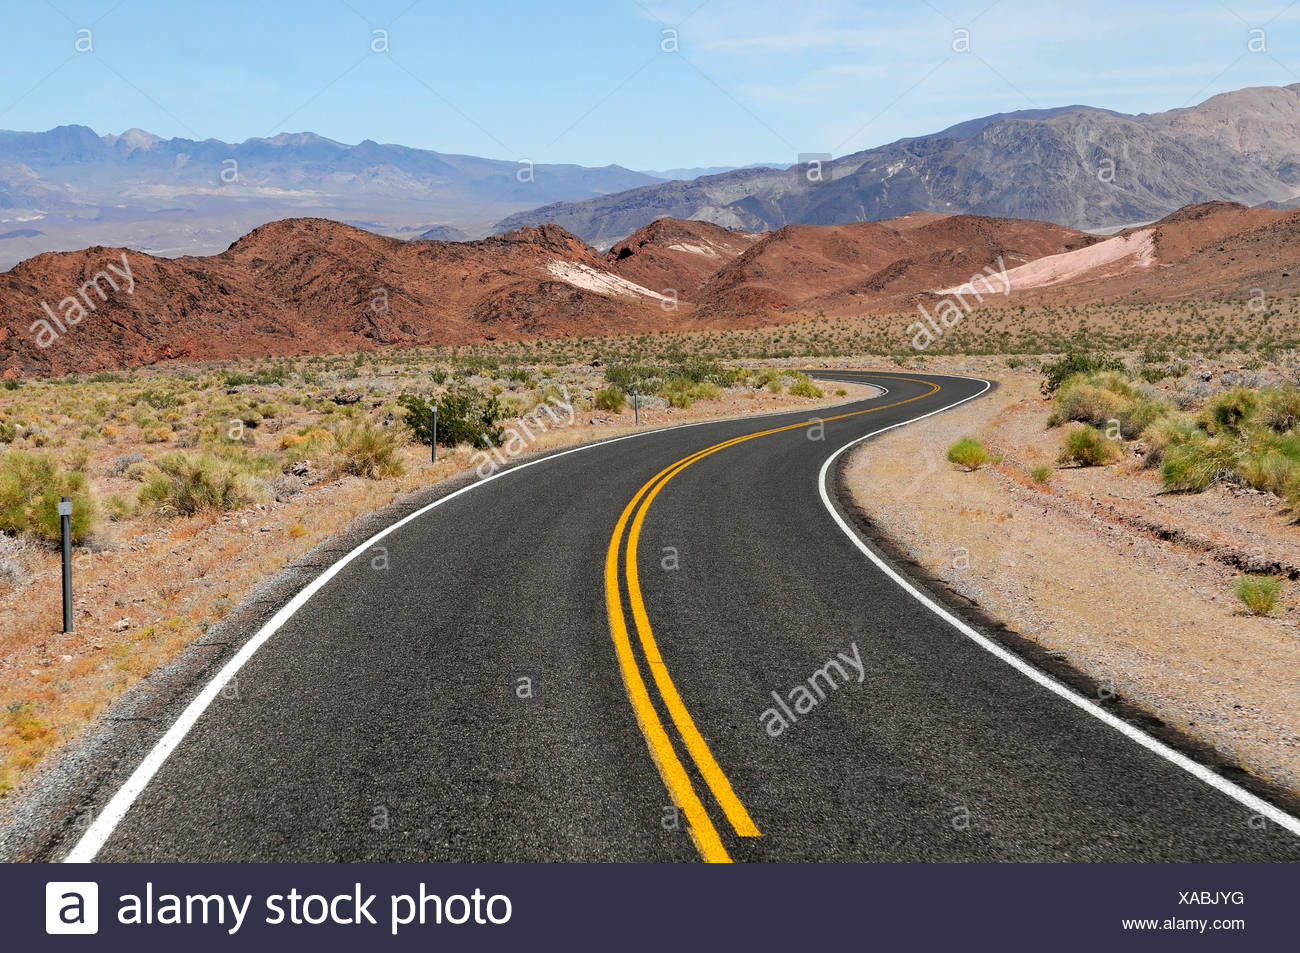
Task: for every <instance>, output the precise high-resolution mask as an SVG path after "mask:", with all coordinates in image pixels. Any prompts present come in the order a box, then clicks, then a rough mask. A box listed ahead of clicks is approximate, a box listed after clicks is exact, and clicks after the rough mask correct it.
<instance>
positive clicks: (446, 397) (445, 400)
mask: <svg viewBox="0 0 1300 953" xmlns="http://www.w3.org/2000/svg"><path fill="white" fill-rule="evenodd" d="M397 404H398V406H399V407H401V408H402V409H403V410H405V411H406V415H405V423H406V426H407V427H408V428H409V429H410V431H411V435H412V436H413V437H414V438H415V440H416V442H417V443H422V444H424V445H425V446H429V445H431V444H432V443H433V440H434V436H435V435H434V434H433V432H432V418H431V407H432V402H431V401H429V400H427V399H426V398H424V397H419V396H417V395H415V394H403V395H402V396H401V397H399V398H397ZM504 414H505V411H504V410H503V409H502V407H501V401H500V399H499V398H498V397H497V396H496V395H494V394H485V393H483V392H482V391H480V390H477V389H475V388H472V387H466V386H463V385H456V386H453V387H452V388H450V389H449V390H448V391H447V392H446V393H445V394H443V395H442V396H441V397H440V398H438V433H437V435H436V436H437V440H438V443H439V444H440V445H442V446H444V447H454V446H456V445H457V444H461V443H467V444H469V445H470V446H472V447H474V448H475V449H478V450H482V449H485V448H486V447H487V446H488V445H489V444H498V443H500V442H501V439H502V428H501V427H500V425H499V423H498V422H499V421H500V420H501V419H502V418H503V417H504Z"/></svg>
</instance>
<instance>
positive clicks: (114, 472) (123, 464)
mask: <svg viewBox="0 0 1300 953" xmlns="http://www.w3.org/2000/svg"><path fill="white" fill-rule="evenodd" d="M143 462H144V457H143V456H141V455H140V454H138V453H124V454H122V455H120V456H117V457H114V458H113V463H112V464H111V465H110V466H109V468H108V473H109V476H124V475H125V474H126V471H127V469H128V468H129V467H130V466H131V464H133V463H143Z"/></svg>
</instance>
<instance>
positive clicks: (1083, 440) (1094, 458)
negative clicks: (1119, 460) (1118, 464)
mask: <svg viewBox="0 0 1300 953" xmlns="http://www.w3.org/2000/svg"><path fill="white" fill-rule="evenodd" d="M1118 453H1119V448H1118V447H1117V446H1116V445H1115V442H1114V441H1113V440H1107V439H1106V437H1105V435H1104V434H1102V432H1101V431H1100V430H1098V429H1097V428H1096V427H1093V426H1091V425H1090V424H1080V425H1079V426H1077V427H1074V428H1072V429H1071V430H1070V431H1069V432H1068V433H1066V435H1065V440H1064V441H1063V444H1062V446H1061V454H1060V456H1059V457H1058V458H1057V460H1058V462H1060V463H1076V464H1078V465H1079V466H1081V467H1097V466H1102V465H1103V464H1106V463H1109V462H1110V461H1111V460H1113V459H1115V457H1116V456H1117V455H1118Z"/></svg>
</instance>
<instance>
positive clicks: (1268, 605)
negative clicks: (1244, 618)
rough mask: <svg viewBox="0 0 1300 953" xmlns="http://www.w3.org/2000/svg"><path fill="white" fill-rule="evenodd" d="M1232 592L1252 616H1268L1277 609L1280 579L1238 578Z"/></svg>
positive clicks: (1268, 577) (1274, 577)
mask: <svg viewBox="0 0 1300 953" xmlns="http://www.w3.org/2000/svg"><path fill="white" fill-rule="evenodd" d="M1232 591H1233V593H1234V594H1235V595H1236V596H1237V598H1238V599H1240V600H1241V602H1242V604H1243V605H1245V607H1246V608H1247V609H1248V610H1249V611H1250V613H1251V614H1252V615H1268V614H1269V613H1270V612H1272V611H1273V610H1274V609H1276V608H1277V604H1278V600H1279V599H1280V598H1281V596H1282V579H1281V578H1280V577H1278V576H1238V577H1237V579H1236V581H1235V582H1234V583H1233V584H1232Z"/></svg>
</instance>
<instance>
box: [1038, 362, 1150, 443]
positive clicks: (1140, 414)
mask: <svg viewBox="0 0 1300 953" xmlns="http://www.w3.org/2000/svg"><path fill="white" fill-rule="evenodd" d="M1055 404H1056V414H1055V416H1056V418H1057V419H1059V420H1077V421H1080V422H1081V423H1087V424H1092V425H1093V426H1095V427H1101V428H1109V427H1110V426H1111V421H1117V422H1118V425H1119V435H1120V436H1122V437H1125V438H1126V439H1129V440H1132V439H1133V438H1135V437H1137V436H1138V435H1139V434H1140V433H1142V431H1144V430H1146V429H1147V428H1148V427H1150V426H1151V425H1152V424H1153V423H1155V422H1156V421H1157V420H1159V419H1160V418H1162V417H1165V416H1167V415H1168V414H1169V413H1170V411H1171V410H1172V408H1171V407H1170V405H1169V403H1168V401H1165V400H1162V399H1160V398H1156V397H1149V396H1146V395H1144V394H1141V393H1139V392H1138V391H1137V389H1136V388H1135V387H1134V386H1133V384H1132V383H1131V382H1130V381H1129V380H1128V378H1126V377H1124V376H1123V375H1122V374H1119V373H1116V372H1114V371H1100V372H1096V373H1092V374H1076V375H1074V376H1073V377H1071V378H1069V379H1068V380H1067V381H1065V382H1064V383H1063V384H1062V385H1061V387H1060V389H1059V390H1058V391H1057V394H1056V401H1055Z"/></svg>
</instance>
